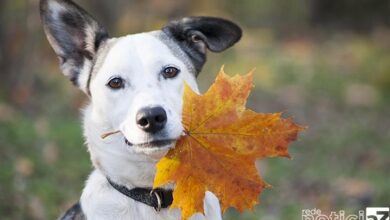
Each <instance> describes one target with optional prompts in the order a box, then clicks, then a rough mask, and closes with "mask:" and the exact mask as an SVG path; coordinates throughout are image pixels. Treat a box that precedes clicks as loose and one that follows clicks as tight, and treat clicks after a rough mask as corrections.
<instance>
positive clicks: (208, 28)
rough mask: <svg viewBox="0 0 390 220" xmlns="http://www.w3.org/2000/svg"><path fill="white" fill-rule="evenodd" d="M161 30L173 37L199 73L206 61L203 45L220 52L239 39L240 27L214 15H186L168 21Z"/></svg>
mask: <svg viewBox="0 0 390 220" xmlns="http://www.w3.org/2000/svg"><path fill="white" fill-rule="evenodd" d="M162 30H163V32H164V33H166V34H167V35H168V36H170V37H172V38H173V39H175V40H176V41H177V43H178V45H179V46H180V48H181V49H182V50H183V51H184V52H185V53H186V54H187V56H188V57H189V58H190V59H191V60H192V62H193V65H194V67H195V69H196V71H197V72H198V73H199V72H200V71H201V69H202V67H203V65H204V63H205V62H206V51H205V50H204V49H205V47H207V49H209V50H211V51H212V52H221V51H223V50H226V49H227V48H229V47H231V46H233V45H234V44H235V43H236V42H237V41H239V40H240V39H241V35H242V30H241V28H240V27H239V26H238V25H236V24H234V23H233V22H231V21H228V20H225V19H222V18H215V17H186V18H183V19H181V20H176V21H172V22H170V23H169V24H168V25H167V26H166V27H164V28H163V29H162Z"/></svg>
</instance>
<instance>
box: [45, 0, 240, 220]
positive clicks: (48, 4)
mask: <svg viewBox="0 0 390 220" xmlns="http://www.w3.org/2000/svg"><path fill="white" fill-rule="evenodd" d="M40 14H41V20H42V23H43V27H44V31H45V33H46V36H47V39H48V41H49V43H50V44H51V46H52V48H53V49H54V52H55V53H56V55H57V56H58V58H59V63H60V68H61V70H62V72H63V74H64V75H65V76H67V77H68V78H69V79H70V81H71V82H72V83H73V84H74V85H75V86H77V87H78V88H80V89H81V90H82V91H84V92H85V94H87V95H88V96H89V104H88V105H87V107H85V109H84V110H83V128H84V137H85V140H86V145H87V147H88V151H89V153H90V156H91V160H92V163H93V167H94V171H93V172H92V173H91V174H90V176H89V178H88V180H87V182H86V185H85V188H84V190H83V192H82V195H81V198H80V201H79V203H76V204H75V205H74V206H73V207H72V208H71V209H69V210H68V211H67V212H66V213H65V214H64V215H63V216H62V217H60V219H64V220H70V219H91V220H100V219H104V220H110V219H115V220H116V219H147V220H148V219H150V220H152V219H153V220H155V219H180V210H179V209H169V206H170V205H171V203H172V190H173V188H174V185H173V184H172V185H169V186H166V187H165V188H159V189H154V190H153V189H152V185H153V180H154V176H155V172H156V167H155V165H156V163H157V162H158V161H159V159H161V158H162V157H163V156H164V155H165V154H166V153H167V151H168V150H169V149H171V148H173V147H174V146H175V142H176V140H177V139H178V138H180V136H181V135H183V126H182V124H181V112H182V98H183V89H184V82H186V83H187V84H188V85H189V86H190V87H191V88H192V89H193V90H194V91H196V92H198V93H199V90H198V86H197V82H196V78H197V76H198V74H199V73H200V72H201V70H202V66H203V65H204V63H205V62H206V53H207V51H208V50H209V51H212V52H221V51H224V50H225V49H227V48H229V47H231V46H232V45H234V44H235V43H236V42H238V41H239V40H240V38H241V35H242V31H241V28H240V27H239V26H238V25H236V24H235V23H233V22H231V21H229V20H225V19H222V18H216V17H185V18H183V19H179V20H174V21H171V22H169V23H168V24H167V25H166V26H165V27H163V28H162V29H160V30H157V31H151V32H146V33H138V34H131V35H127V36H123V37H118V38H113V37H110V36H109V34H108V33H107V31H106V30H105V29H104V28H103V27H102V26H101V25H100V24H99V23H98V22H97V21H96V20H95V19H94V18H93V17H92V16H91V15H90V14H88V13H87V12H86V11H85V10H84V9H82V8H81V7H80V6H78V5H77V4H76V3H74V2H73V1H72V0H40ZM141 19H142V18H141ZM117 130H118V131H120V133H117V134H112V135H110V136H109V137H107V138H104V139H103V138H102V137H101V135H102V134H105V133H108V132H111V131H117ZM204 210H205V213H204V214H201V213H197V214H195V215H194V216H192V217H191V219H192V220H200V219H221V209H220V205H219V201H218V198H217V197H216V196H215V195H214V194H213V193H211V192H206V194H205V199H204Z"/></svg>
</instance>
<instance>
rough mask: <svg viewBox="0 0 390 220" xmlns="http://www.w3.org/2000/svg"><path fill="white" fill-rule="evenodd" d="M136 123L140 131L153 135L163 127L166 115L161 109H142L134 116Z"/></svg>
mask: <svg viewBox="0 0 390 220" xmlns="http://www.w3.org/2000/svg"><path fill="white" fill-rule="evenodd" d="M136 123H137V125H138V127H139V128H141V129H142V130H144V131H146V132H149V133H155V132H157V131H160V130H161V129H163V128H164V127H165V124H166V123H167V113H166V112H165V110H164V109H163V108H162V107H153V108H142V109H141V110H139V111H138V113H137V115H136Z"/></svg>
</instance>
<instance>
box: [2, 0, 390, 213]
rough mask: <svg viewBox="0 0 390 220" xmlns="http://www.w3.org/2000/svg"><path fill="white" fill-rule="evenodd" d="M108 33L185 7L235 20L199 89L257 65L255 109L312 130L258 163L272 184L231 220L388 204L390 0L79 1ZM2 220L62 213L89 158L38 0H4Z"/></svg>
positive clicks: (80, 102) (77, 101)
mask: <svg viewBox="0 0 390 220" xmlns="http://www.w3.org/2000/svg"><path fill="white" fill-rule="evenodd" d="M77 2H78V3H79V4H80V5H82V6H83V7H84V8H86V9H87V10H88V11H90V12H91V13H92V14H93V15H94V16H95V17H96V18H97V19H98V20H99V21H100V22H101V23H102V24H103V25H104V26H105V27H107V29H108V30H109V31H110V33H111V35H112V36H120V35H124V34H129V33H136V32H142V31H149V30H154V29H158V28H160V27H161V26H163V25H164V24H165V23H166V22H167V21H168V20H169V19H173V18H177V17H181V16H187V15H212V16H222V17H225V18H230V19H232V20H234V21H236V22H237V23H239V24H240V25H241V26H242V27H243V29H244V37H243V39H242V40H241V42H240V43H238V44H237V45H236V46H235V47H234V48H232V49H229V50H228V51H227V52H225V53H222V54H211V53H209V61H208V63H207V64H206V65H205V67H204V70H203V72H202V73H201V74H200V78H199V81H200V86H201V89H202V91H205V89H207V88H208V86H209V85H210V84H211V83H212V81H213V79H214V78H215V75H216V74H217V71H218V70H219V68H220V67H221V65H223V64H225V71H226V72H227V73H230V74H234V73H246V72H247V71H249V70H250V69H252V68H253V67H256V68H257V71H256V75H255V85H256V88H255V90H254V91H253V93H252V95H251V97H250V101H249V107H250V108H252V109H254V110H256V111H259V112H280V111H283V112H285V116H286V117H288V116H294V118H295V120H296V121H297V122H299V123H300V124H302V125H307V126H309V128H308V129H307V130H306V131H305V132H303V134H302V135H301V136H300V138H299V141H297V142H295V143H294V144H292V146H291V147H290V153H291V155H292V157H293V159H292V160H288V159H284V158H272V159H265V160H263V161H260V162H259V164H258V165H259V168H260V170H261V173H262V176H263V177H264V179H265V180H266V181H268V183H270V184H272V185H273V188H272V189H268V190H265V191H264V192H263V193H262V195H261V198H260V199H261V205H258V206H256V208H255V209H254V210H253V212H250V211H248V212H244V213H243V214H241V215H239V214H238V213H237V212H236V211H235V210H233V209H231V210H228V211H227V213H226V214H225V219H226V220H233V219H244V220H252V219H253V220H255V219H265V220H273V219H275V220H278V219H301V213H302V209H311V208H320V209H322V210H323V212H329V211H332V210H335V211H338V210H341V209H343V210H346V213H347V214H357V210H359V209H364V208H365V207H367V206H388V205H389V204H390V199H389V198H390V184H389V182H390V178H389V168H390V160H389V156H390V129H389V128H390V1H389V0H301V1H285V0H241V1H235V0H215V1H208V0H186V1H180V0H112V1H106V0H77ZM0 22H1V25H0V51H1V53H0V72H1V73H0V75H1V80H0V218H1V219H39V220H45V219H55V218H56V217H57V216H58V215H59V214H60V213H61V212H63V211H64V210H66V209H67V208H68V207H70V205H71V204H72V203H73V202H75V201H77V200H78V198H79V196H80V193H81V191H82V188H83V185H84V181H85V180H86V178H87V176H88V174H89V172H90V171H91V169H92V167H91V163H90V161H89V155H88V153H87V151H86V147H85V146H84V144H83V138H82V129H81V122H80V111H79V109H80V108H82V107H83V106H84V105H85V103H86V102H87V98H86V96H85V95H84V94H83V93H82V92H80V91H78V90H77V89H76V88H75V87H73V86H72V85H71V83H70V82H68V80H67V79H66V78H65V77H63V75H62V74H61V73H60V70H59V68H58V65H57V58H56V56H55V54H54V52H53V51H52V49H51V48H50V47H49V44H48V42H47V40H46V38H45V36H44V34H43V31H42V27H41V24H40V19H39V14H38V0H1V1H0Z"/></svg>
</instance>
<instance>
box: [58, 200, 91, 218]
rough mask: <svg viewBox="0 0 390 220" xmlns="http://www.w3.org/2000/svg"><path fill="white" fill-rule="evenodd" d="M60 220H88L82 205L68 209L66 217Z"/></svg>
mask: <svg viewBox="0 0 390 220" xmlns="http://www.w3.org/2000/svg"><path fill="white" fill-rule="evenodd" d="M58 219H59V220H86V218H85V216H84V213H83V210H82V209H81V205H80V203H79V202H78V203H76V204H74V205H73V206H72V207H71V208H70V209H68V210H67V211H66V212H65V213H64V215H62V216H61V217H59V218H58Z"/></svg>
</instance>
